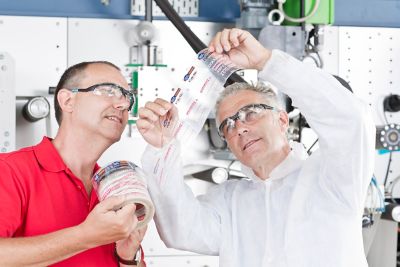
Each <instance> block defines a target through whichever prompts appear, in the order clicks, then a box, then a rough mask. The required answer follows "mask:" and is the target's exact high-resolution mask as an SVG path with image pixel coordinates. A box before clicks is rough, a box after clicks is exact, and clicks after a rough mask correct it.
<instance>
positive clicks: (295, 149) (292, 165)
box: [241, 141, 307, 182]
mask: <svg viewBox="0 0 400 267" xmlns="http://www.w3.org/2000/svg"><path fill="white" fill-rule="evenodd" d="M289 145H290V148H291V151H290V152H289V154H288V156H287V157H286V158H285V159H284V160H283V161H282V162H281V163H280V164H279V165H278V166H276V167H275V169H273V170H272V172H271V174H270V176H269V178H268V179H266V180H262V179H261V178H259V177H258V176H257V175H256V174H255V173H254V171H253V170H252V169H251V168H249V167H248V166H246V165H244V164H241V169H242V172H243V174H245V175H246V176H247V177H248V178H250V179H251V180H253V181H254V182H268V181H273V180H277V179H282V178H284V177H286V176H287V175H289V174H290V173H292V172H294V171H295V170H297V169H299V168H300V167H301V165H302V164H303V161H304V160H305V159H306V158H307V152H306V150H305V148H304V145H303V144H301V143H298V142H293V141H292V142H290V143H289Z"/></svg>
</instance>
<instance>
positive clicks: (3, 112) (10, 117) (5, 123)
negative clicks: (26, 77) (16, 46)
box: [0, 50, 15, 153]
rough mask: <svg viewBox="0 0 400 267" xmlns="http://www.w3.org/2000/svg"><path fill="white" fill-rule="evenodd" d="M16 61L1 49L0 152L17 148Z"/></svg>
mask: <svg viewBox="0 0 400 267" xmlns="http://www.w3.org/2000/svg"><path fill="white" fill-rule="evenodd" d="M14 79H15V62H14V59H13V58H12V57H11V56H10V55H9V54H8V53H5V52H1V50H0V152H1V153H4V152H10V151H13V150H14V149H15V80H14Z"/></svg>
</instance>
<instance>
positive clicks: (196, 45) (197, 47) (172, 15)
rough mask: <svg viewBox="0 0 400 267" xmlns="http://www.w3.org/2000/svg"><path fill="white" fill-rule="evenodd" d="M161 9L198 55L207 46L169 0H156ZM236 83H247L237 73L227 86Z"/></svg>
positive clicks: (232, 76) (228, 81) (229, 79)
mask: <svg viewBox="0 0 400 267" xmlns="http://www.w3.org/2000/svg"><path fill="white" fill-rule="evenodd" d="M154 1H155V2H156V3H157V5H158V6H159V7H160V9H161V10H162V12H164V14H165V16H166V17H167V18H168V19H169V20H170V21H171V22H172V24H173V25H174V26H175V28H176V29H177V30H178V31H179V32H180V33H181V34H182V36H183V38H185V40H186V42H188V44H189V45H190V46H191V47H192V49H193V50H194V51H195V52H196V53H198V52H200V51H201V50H203V49H204V48H206V47H207V46H206V45H205V44H204V43H203V42H202V41H201V40H200V39H199V37H197V36H196V35H195V34H194V33H193V32H192V30H191V29H190V28H189V27H188V26H187V25H186V24H185V22H184V21H183V20H182V18H181V17H180V16H179V15H178V13H176V11H175V9H174V8H173V7H172V6H171V4H170V3H169V2H168V1H167V0H154ZM235 82H245V80H244V79H243V78H242V77H240V76H239V75H238V74H237V73H233V74H232V75H231V76H230V77H229V78H228V80H227V81H226V83H225V86H227V85H230V84H232V83H235Z"/></svg>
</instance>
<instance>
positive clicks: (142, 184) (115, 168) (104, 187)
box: [92, 161, 154, 229]
mask: <svg viewBox="0 0 400 267" xmlns="http://www.w3.org/2000/svg"><path fill="white" fill-rule="evenodd" d="M92 183H93V187H94V189H95V191H96V193H97V197H98V198H99V201H103V200H104V199H107V198H109V197H112V196H125V197H126V201H125V202H123V203H122V204H121V206H119V207H115V210H118V209H120V208H121V207H123V206H124V205H126V204H127V203H134V204H135V205H136V211H135V215H136V216H137V218H138V221H139V222H138V224H137V226H136V229H139V228H142V227H144V226H146V225H147V224H148V223H149V221H151V219H152V218H153V216H154V205H153V202H152V201H151V198H150V195H149V192H148V190H147V182H146V178H145V175H144V173H143V171H142V170H141V169H140V168H139V167H138V166H136V165H135V164H134V163H132V162H129V161H115V162H112V163H110V164H108V165H107V166H105V167H103V168H101V169H99V170H98V171H97V172H96V173H95V174H94V175H93V177H92Z"/></svg>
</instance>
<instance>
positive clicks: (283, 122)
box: [279, 111, 289, 132]
mask: <svg viewBox="0 0 400 267" xmlns="http://www.w3.org/2000/svg"><path fill="white" fill-rule="evenodd" d="M279 125H280V127H281V130H283V131H285V132H286V130H287V128H288V127H289V115H288V114H287V112H286V111H279Z"/></svg>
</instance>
